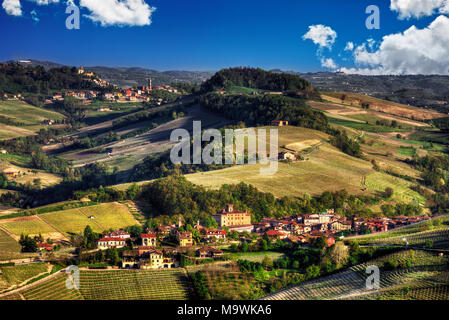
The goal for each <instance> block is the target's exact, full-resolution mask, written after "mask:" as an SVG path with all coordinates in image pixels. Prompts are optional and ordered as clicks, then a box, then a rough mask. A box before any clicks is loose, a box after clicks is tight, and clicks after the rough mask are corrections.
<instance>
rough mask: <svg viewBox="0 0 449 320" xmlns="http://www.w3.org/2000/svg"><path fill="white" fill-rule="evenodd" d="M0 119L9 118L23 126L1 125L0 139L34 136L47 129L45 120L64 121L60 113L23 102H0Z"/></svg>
mask: <svg viewBox="0 0 449 320" xmlns="http://www.w3.org/2000/svg"><path fill="white" fill-rule="evenodd" d="M0 117H5V118H9V119H11V120H12V121H14V122H16V123H18V124H19V123H20V124H21V125H6V124H3V123H2V124H0V139H7V138H8V139H9V138H14V137H20V136H27V135H33V134H34V133H35V132H37V131H39V130H40V129H41V128H44V127H46V126H45V125H44V124H43V123H42V122H43V121H44V120H62V119H64V116H63V115H62V114H60V113H58V112H54V111H50V110H46V109H43V108H38V107H35V106H32V105H30V104H27V103H25V102H22V101H0Z"/></svg>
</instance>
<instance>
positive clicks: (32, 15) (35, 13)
mask: <svg viewBox="0 0 449 320" xmlns="http://www.w3.org/2000/svg"><path fill="white" fill-rule="evenodd" d="M30 14H31V19H33V21H34V22H39V21H40V19H39V16H38V14H37V11H36V10H33V11H31V12H30Z"/></svg>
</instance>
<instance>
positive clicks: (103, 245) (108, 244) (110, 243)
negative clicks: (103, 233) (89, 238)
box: [97, 237, 126, 250]
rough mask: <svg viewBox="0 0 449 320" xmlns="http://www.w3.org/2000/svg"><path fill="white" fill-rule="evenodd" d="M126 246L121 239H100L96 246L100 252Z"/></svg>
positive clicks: (124, 241)
mask: <svg viewBox="0 0 449 320" xmlns="http://www.w3.org/2000/svg"><path fill="white" fill-rule="evenodd" d="M125 244H126V240H125V239H122V238H106V237H105V238H101V239H100V240H98V242H97V246H98V248H99V249H100V250H106V249H110V248H117V249H118V248H123V247H124V246H125Z"/></svg>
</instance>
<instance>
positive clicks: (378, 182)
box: [366, 172, 426, 204]
mask: <svg viewBox="0 0 449 320" xmlns="http://www.w3.org/2000/svg"><path fill="white" fill-rule="evenodd" d="M411 186H412V183H411V182H409V181H407V180H404V179H401V178H397V177H393V176H391V175H388V174H386V173H383V172H372V173H370V174H368V175H367V176H366V187H367V188H368V189H369V190H374V191H377V192H380V193H382V192H384V191H385V189H386V188H388V187H390V188H392V189H393V190H394V194H393V197H392V198H393V200H395V201H397V202H405V203H415V204H418V203H420V204H425V202H426V199H425V198H424V197H423V196H422V195H420V194H419V193H418V192H416V191H413V190H412V189H410V187H411Z"/></svg>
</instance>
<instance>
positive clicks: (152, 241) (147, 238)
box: [141, 233, 157, 247]
mask: <svg viewBox="0 0 449 320" xmlns="http://www.w3.org/2000/svg"><path fill="white" fill-rule="evenodd" d="M141 237H142V246H145V247H150V246H152V247H154V246H156V242H157V236H156V234H155V233H142V236H141Z"/></svg>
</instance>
